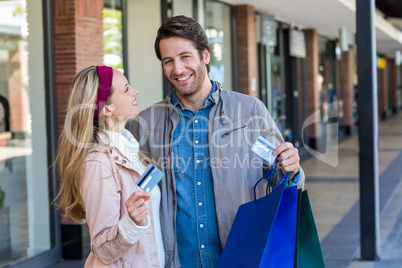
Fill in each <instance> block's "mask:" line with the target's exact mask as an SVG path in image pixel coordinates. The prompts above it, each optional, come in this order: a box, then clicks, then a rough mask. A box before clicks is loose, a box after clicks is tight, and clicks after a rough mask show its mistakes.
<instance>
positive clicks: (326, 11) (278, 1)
mask: <svg viewBox="0 0 402 268" xmlns="http://www.w3.org/2000/svg"><path fill="white" fill-rule="evenodd" d="M398 1H400V0H398ZM225 2H227V3H230V4H234V5H240V4H248V5H252V6H254V8H255V10H256V11H260V12H264V13H268V14H271V15H273V16H275V17H277V18H278V19H282V20H285V21H289V22H291V23H293V24H296V25H301V26H302V27H303V28H314V29H316V30H317V32H318V34H319V35H322V36H325V37H328V38H330V39H338V38H339V28H341V27H347V29H348V31H349V32H351V33H356V2H355V0H309V1H302V0H269V1H267V0H246V1H245V0H230V1H225ZM375 25H376V40H377V51H378V52H379V53H384V54H394V53H395V51H396V50H401V49H402V32H401V31H400V30H399V29H398V28H396V27H395V26H393V25H392V24H391V23H390V22H389V21H387V20H386V19H384V18H383V16H382V14H381V13H380V12H376V14H375Z"/></svg>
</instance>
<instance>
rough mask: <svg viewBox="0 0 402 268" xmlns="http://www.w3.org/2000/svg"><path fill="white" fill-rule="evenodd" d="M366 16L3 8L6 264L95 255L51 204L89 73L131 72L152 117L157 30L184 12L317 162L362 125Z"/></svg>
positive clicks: (99, 3)
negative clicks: (79, 79)
mask: <svg viewBox="0 0 402 268" xmlns="http://www.w3.org/2000/svg"><path fill="white" fill-rule="evenodd" d="M245 2H246V3H247V4H244V3H245ZM376 7H377V9H376V14H375V27H376V34H377V50H378V51H377V55H378V66H377V67H378V68H377V74H378V85H377V87H378V94H377V97H378V105H379V107H378V112H379V114H378V116H379V118H381V119H385V118H387V117H388V116H390V115H392V114H395V113H398V112H399V111H400V109H401V108H402V93H401V86H402V81H401V76H402V70H401V67H400V65H401V61H402V57H401V51H402V31H401V30H402V3H400V1H398V0H378V1H376ZM355 11H356V5H355V1H354V0H309V1H298V0H271V1H265V0H247V1H240V0H232V1H211V0H75V1H73V0H54V1H50V0H0V267H6V266H7V267H8V266H11V267H43V266H46V265H48V264H51V263H55V262H57V261H59V260H60V259H61V258H62V256H63V257H64V258H78V259H80V258H85V257H86V255H85V254H86V253H87V250H88V247H87V246H86V245H85V243H88V242H89V241H88V240H87V239H85V237H86V235H87V234H86V225H85V223H83V224H72V223H70V222H63V223H61V220H60V217H59V214H58V212H57V211H56V210H55V207H54V206H53V205H52V204H51V201H52V200H53V199H54V197H55V195H56V193H57V185H58V179H57V174H56V172H55V169H54V166H52V163H53V161H54V157H55V152H56V150H57V139H58V134H59V133H60V131H61V129H62V126H63V123H64V118H65V115H66V106H67V98H68V94H69V86H70V84H71V81H72V78H73V77H74V75H75V73H77V72H78V71H79V70H81V69H82V68H85V67H87V66H91V65H103V64H105V65H110V66H113V67H115V68H117V69H119V70H121V71H122V72H123V73H124V74H125V75H126V76H127V77H128V79H129V81H130V83H131V84H132V85H133V86H134V87H135V88H137V89H138V90H139V91H140V94H139V96H138V103H139V108H140V110H142V109H144V108H146V107H148V106H149V105H151V104H153V103H155V102H157V101H159V100H161V99H163V98H164V96H165V95H166V94H167V93H168V92H169V91H170V87H169V85H168V84H167V83H166V81H165V80H164V78H163V73H162V68H161V64H160V62H159V61H158V59H157V58H156V56H155V53H154V46H153V44H154V40H155V36H156V31H157V29H158V28H159V26H160V25H161V24H162V22H164V21H166V19H167V18H169V17H172V16H175V15H181V14H183V15H187V16H191V17H194V18H195V19H197V20H198V21H199V22H200V23H201V25H202V26H203V27H204V29H205V31H206V33H207V36H208V38H209V42H210V45H211V50H212V55H211V56H212V58H211V72H210V77H211V79H213V80H217V81H220V82H221V83H222V84H223V87H224V88H225V89H226V90H233V91H238V92H241V93H244V94H248V95H252V96H255V97H257V98H259V99H261V100H262V101H263V102H264V104H265V105H266V106H267V108H268V109H269V111H270V113H271V115H272V116H273V118H274V119H275V121H276V122H277V124H278V127H279V128H280V130H281V132H282V134H283V135H284V137H285V138H286V140H288V141H291V142H293V143H294V145H295V146H296V147H298V148H299V149H300V151H301V154H302V155H303V154H304V155H306V154H307V151H306V150H305V149H304V148H305V147H306V146H308V147H309V148H313V149H315V150H323V149H322V148H325V143H326V142H327V140H326V137H327V135H328V133H327V131H329V130H327V129H329V128H327V127H326V126H327V125H328V124H331V123H334V122H337V123H338V125H337V126H338V129H336V131H335V132H334V133H336V135H339V136H348V135H352V134H353V133H355V132H356V128H357V127H358V122H359V120H358V113H357V111H358V107H357V102H356V100H357V98H358V93H359V85H358V84H357V62H356V44H355V40H356V38H355V37H356V22H355ZM357 34H358V33H357ZM317 111H319V120H316V122H315V123H314V124H310V125H308V126H305V125H304V122H306V120H307V119H308V118H309V117H310V116H311V115H313V114H315V113H316V112H317Z"/></svg>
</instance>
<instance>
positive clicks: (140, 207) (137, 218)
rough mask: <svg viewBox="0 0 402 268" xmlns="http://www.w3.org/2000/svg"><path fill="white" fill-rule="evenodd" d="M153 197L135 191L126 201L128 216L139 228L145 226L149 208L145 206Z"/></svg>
mask: <svg viewBox="0 0 402 268" xmlns="http://www.w3.org/2000/svg"><path fill="white" fill-rule="evenodd" d="M150 197H151V194H150V193H147V192H144V191H135V192H134V193H133V194H132V195H131V196H130V197H129V198H128V199H127V201H126V203H125V205H126V208H127V212H128V215H129V216H130V218H131V219H132V220H133V221H134V222H135V224H137V225H138V226H143V225H144V223H145V218H146V216H147V215H148V208H147V206H146V204H145V201H147V200H148V199H149V198H150Z"/></svg>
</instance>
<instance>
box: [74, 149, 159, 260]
mask: <svg viewBox="0 0 402 268" xmlns="http://www.w3.org/2000/svg"><path fill="white" fill-rule="evenodd" d="M138 178H139V174H138V173H137V172H136V171H134V169H133V167H132V164H131V163H130V162H129V161H126V160H125V159H124V158H123V157H122V156H121V155H120V154H119V153H118V152H117V150H116V149H112V148H106V147H99V148H97V149H93V150H91V151H90V153H89V154H88V157H87V158H86V160H85V161H84V164H83V168H82V181H81V198H82V201H83V204H84V208H85V211H86V220H87V225H88V229H89V235H90V237H91V253H90V254H89V256H88V259H87V261H86V263H85V267H159V262H158V250H157V245H156V241H155V233H154V223H153V220H152V207H151V201H150V200H148V201H147V202H146V204H147V206H148V215H149V217H150V220H151V223H150V228H148V229H146V231H145V233H144V234H143V235H141V236H140V238H139V240H138V241H137V242H136V243H134V244H130V243H128V242H127V241H126V240H125V239H124V237H123V235H122V234H121V232H120V231H119V221H120V220H121V219H122V217H123V216H124V215H126V214H127V210H126V206H125V202H126V200H127V199H128V198H129V197H130V196H131V194H132V193H133V192H134V191H136V190H140V188H139V187H138V186H137V185H136V184H135V182H136V181H137V179H138Z"/></svg>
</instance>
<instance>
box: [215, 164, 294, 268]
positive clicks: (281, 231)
mask: <svg viewBox="0 0 402 268" xmlns="http://www.w3.org/2000/svg"><path fill="white" fill-rule="evenodd" d="M275 164H276V161H275V163H274V165H273V167H274V166H275ZM273 167H272V168H271V170H270V171H269V172H268V173H267V174H266V175H265V176H264V177H263V178H265V177H266V176H268V175H270V174H272V173H273ZM272 177H273V176H272ZM272 177H271V180H273V178H272ZM263 178H261V179H260V180H259V181H258V182H257V183H256V185H255V186H254V197H256V195H255V188H256V186H257V184H258V183H259V182H260V181H261V180H262V179H263ZM269 184H270V183H268V186H267V187H269ZM286 186H287V174H285V176H283V178H282V179H281V180H280V182H279V183H278V184H277V185H276V186H275V187H274V188H273V190H272V192H270V193H268V194H267V195H266V196H264V197H262V198H259V199H256V198H254V201H251V202H248V203H245V204H243V205H241V206H240V207H239V210H238V211H237V214H236V217H235V219H234V222H233V225H232V228H231V230H230V233H229V236H228V239H227V242H226V245H225V248H224V249H223V253H222V256H221V259H220V262H219V267H225V268H226V267H242V268H244V267H280V268H282V267H283V268H287V267H289V268H290V267H293V265H294V254H295V245H296V220H297V186H296V185H295V186H291V187H286Z"/></svg>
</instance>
